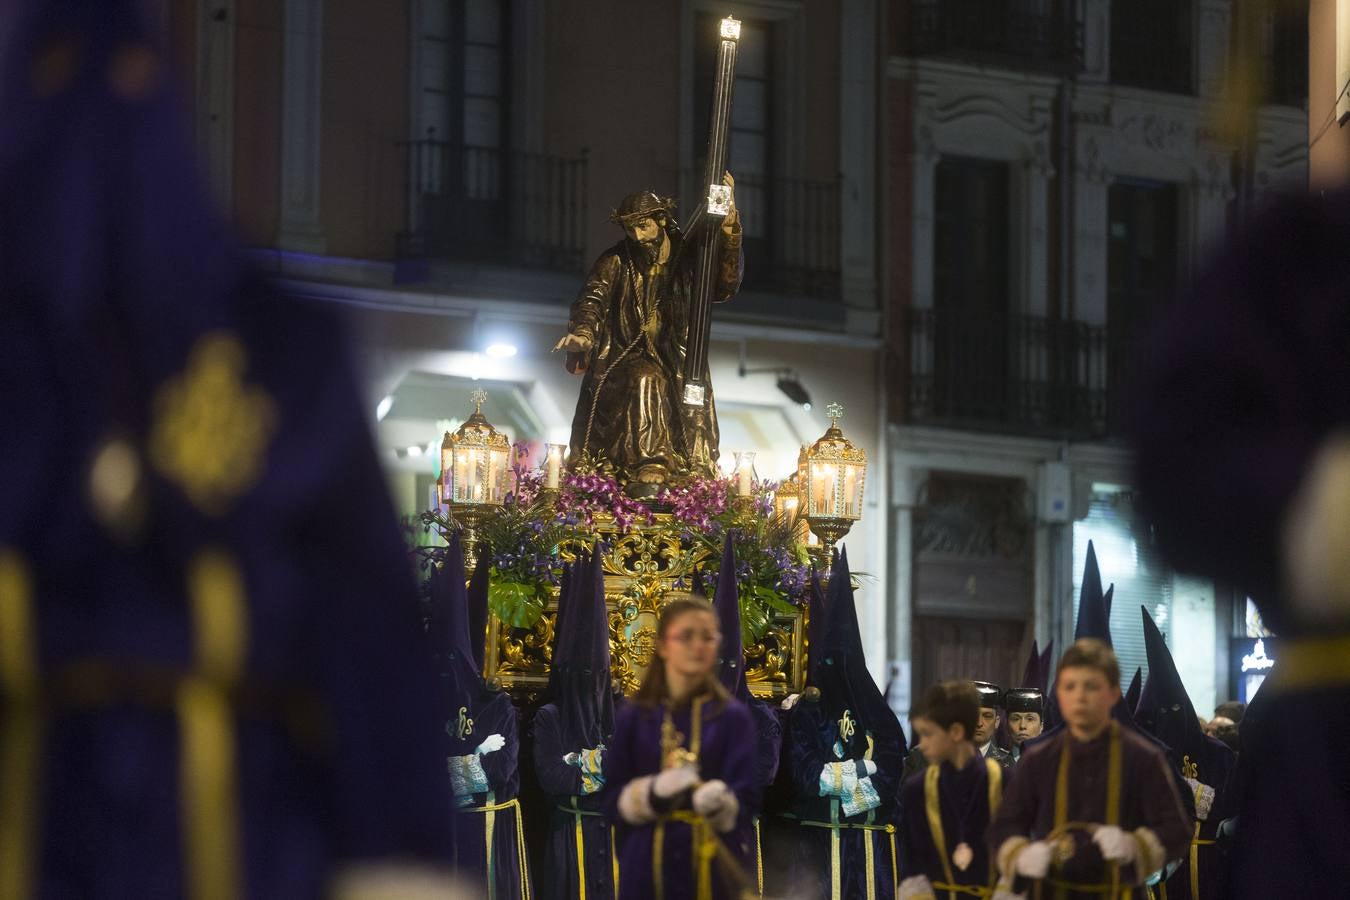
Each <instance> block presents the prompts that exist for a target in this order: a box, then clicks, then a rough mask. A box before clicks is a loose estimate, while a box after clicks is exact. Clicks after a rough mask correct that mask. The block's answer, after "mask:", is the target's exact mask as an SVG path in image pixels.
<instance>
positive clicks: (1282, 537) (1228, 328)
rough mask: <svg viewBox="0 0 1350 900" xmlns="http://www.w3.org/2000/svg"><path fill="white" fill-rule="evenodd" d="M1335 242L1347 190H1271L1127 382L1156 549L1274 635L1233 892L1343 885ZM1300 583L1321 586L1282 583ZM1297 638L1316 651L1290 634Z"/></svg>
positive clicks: (1341, 403) (1349, 802)
mask: <svg viewBox="0 0 1350 900" xmlns="http://www.w3.org/2000/svg"><path fill="white" fill-rule="evenodd" d="M1347 245H1350V195H1348V194H1347V193H1346V192H1345V191H1343V190H1327V191H1299V192H1292V193H1290V194H1289V195H1288V196H1284V197H1272V201H1271V202H1270V203H1269V204H1268V205H1267V206H1266V208H1264V209H1262V210H1260V211H1259V212H1257V213H1256V214H1254V215H1252V216H1251V217H1250V218H1249V219H1248V220H1247V221H1246V222H1244V223H1243V224H1242V225H1241V227H1240V228H1238V229H1235V230H1234V231H1233V232H1232V234H1231V235H1230V237H1229V239H1228V241H1227V242H1226V244H1225V246H1224V247H1222V248H1221V249H1220V250H1219V251H1218V252H1217V253H1216V254H1215V256H1214V258H1213V259H1211V260H1209V261H1208V263H1207V264H1206V265H1204V266H1203V267H1202V269H1201V270H1200V271H1198V272H1197V277H1195V278H1193V279H1191V280H1190V284H1191V285H1192V288H1191V289H1190V291H1189V292H1188V293H1189V296H1187V297H1186V298H1184V302H1178V303H1173V304H1169V305H1168V306H1167V308H1166V316H1165V319H1164V320H1163V321H1162V323H1161V325H1162V328H1161V329H1160V331H1159V334H1158V340H1157V341H1156V342H1155V344H1154V345H1153V346H1152V347H1151V348H1150V349H1149V355H1148V358H1149V366H1148V367H1147V368H1146V369H1141V371H1140V377H1139V379H1138V380H1137V381H1136V382H1135V387H1136V388H1137V394H1138V396H1137V397H1136V398H1135V403H1134V404H1133V406H1134V415H1133V416H1132V418H1133V419H1134V429H1133V430H1134V434H1135V460H1136V474H1137V484H1138V487H1139V493H1140V497H1141V500H1142V501H1143V505H1144V507H1145V510H1144V511H1145V513H1146V514H1147V516H1148V519H1149V524H1150V525H1151V526H1152V528H1153V534H1154V537H1155V539H1156V541H1157V544H1158V546H1159V548H1160V549H1161V550H1162V551H1163V553H1164V554H1165V555H1166V556H1167V559H1168V562H1169V564H1170V565H1172V566H1173V567H1174V568H1176V569H1177V570H1179V571H1183V572H1191V573H1195V574H1198V575H1204V576H1207V577H1211V578H1214V579H1216V580H1219V581H1221V582H1222V583H1223V584H1226V585H1232V586H1233V587H1234V588H1236V589H1237V591H1236V594H1237V596H1239V597H1241V596H1242V595H1243V594H1246V595H1249V596H1251V597H1252V598H1253V599H1254V600H1255V602H1256V603H1257V605H1258V606H1259V607H1260V609H1261V615H1262V618H1263V619H1264V620H1265V622H1266V624H1267V625H1269V626H1270V627H1271V628H1273V629H1274V630H1275V631H1277V632H1279V633H1280V634H1281V636H1282V637H1284V638H1285V639H1286V644H1285V645H1284V646H1283V648H1282V649H1283V658H1282V659H1281V660H1280V661H1279V663H1278V664H1277V665H1276V667H1275V669H1274V671H1273V673H1272V674H1271V676H1270V677H1269V678H1268V679H1267V680H1266V682H1265V684H1264V685H1263V686H1262V688H1261V690H1260V692H1259V693H1258V694H1257V696H1258V697H1259V698H1263V699H1265V698H1267V696H1268V695H1267V692H1271V696H1270V697H1269V699H1266V700H1265V702H1266V704H1267V706H1266V710H1267V715H1265V716H1264V717H1262V718H1261V719H1260V721H1259V722H1254V723H1251V724H1252V726H1253V727H1251V728H1249V727H1248V725H1249V723H1248V722H1247V721H1246V719H1245V717H1244V720H1243V722H1242V728H1241V731H1242V737H1241V741H1242V754H1241V765H1242V767H1243V769H1244V771H1250V774H1251V776H1252V777H1251V778H1244V779H1243V790H1244V794H1243V797H1242V800H1241V805H1242V808H1243V815H1242V816H1241V817H1240V818H1241V827H1240V828H1239V829H1238V831H1237V844H1236V846H1235V847H1234V852H1233V853H1232V854H1231V859H1233V860H1234V866H1235V875H1236V876H1237V877H1235V878H1234V884H1233V896H1235V897H1239V898H1248V897H1252V898H1255V897H1273V896H1280V895H1284V894H1289V895H1293V894H1297V895H1299V896H1307V897H1313V896H1339V895H1340V894H1342V893H1344V891H1345V886H1346V884H1347V883H1350V854H1347V853H1345V851H1344V841H1343V840H1341V839H1340V837H1339V836H1340V835H1344V834H1345V833H1346V832H1347V831H1350V785H1347V783H1346V779H1345V773H1346V772H1347V771H1350V717H1347V716H1344V715H1331V714H1328V711H1329V710H1339V709H1345V708H1346V707H1347V705H1350V679H1346V678H1345V677H1343V674H1344V671H1345V669H1344V667H1343V666H1340V665H1339V663H1340V662H1341V661H1342V660H1344V659H1346V658H1348V657H1350V627H1348V626H1347V623H1346V622H1345V620H1344V614H1345V612H1346V610H1347V608H1348V607H1347V606H1346V604H1345V603H1344V601H1343V599H1341V598H1343V597H1344V595H1345V592H1344V587H1343V586H1344V583H1345V581H1344V573H1345V571H1346V570H1345V568H1344V566H1343V565H1342V563H1343V561H1344V559H1345V550H1344V548H1345V546H1346V542H1345V540H1344V537H1343V536H1344V534H1345V528H1346V524H1345V523H1346V522H1347V521H1350V518H1347V517H1346V516H1345V514H1344V507H1343V506H1340V507H1338V506H1337V504H1338V503H1339V502H1340V501H1341V500H1342V499H1343V498H1344V497H1345V496H1346V492H1345V491H1344V490H1343V489H1341V490H1336V489H1330V485H1332V484H1334V483H1335V482H1336V481H1337V480H1341V479H1343V478H1344V472H1345V464H1344V454H1343V453H1341V452H1338V450H1337V448H1338V447H1341V446H1343V445H1342V443H1341V442H1342V441H1343V439H1344V434H1345V432H1346V430H1347V429H1350V354H1347V353H1346V352H1345V348H1346V347H1347V346H1350V303H1347V302H1346V284H1347V280H1348V276H1350V255H1348V254H1346V253H1345V252H1344V248H1345V247H1346V246H1347ZM1338 460H1339V461H1338ZM1342 483H1343V481H1342ZM1323 488H1327V489H1323ZM1300 494H1303V495H1305V496H1304V499H1305V500H1308V501H1321V502H1323V503H1325V504H1326V506H1325V507H1324V508H1323V512H1326V513H1330V515H1319V514H1317V513H1316V512H1315V510H1316V509H1317V507H1316V506H1313V507H1311V508H1308V507H1306V506H1305V505H1304V504H1303V503H1301V502H1300V501H1299V500H1298V498H1299V495H1300ZM1319 545H1320V549H1319ZM1305 554H1310V555H1305ZM1333 573H1340V574H1339V576H1338V577H1332V576H1333ZM1304 579H1314V580H1321V588H1322V589H1321V590H1314V591H1312V592H1311V593H1309V594H1305V593H1304V592H1303V590H1301V589H1297V590H1296V589H1295V588H1296V587H1297V586H1298V585H1300V584H1301V583H1302V582H1303V580H1304ZM1333 597H1336V598H1337V600H1336V602H1332V598H1333ZM1299 598H1301V602H1296V601H1298V599H1299ZM1300 635H1306V636H1308V637H1311V638H1313V639H1314V641H1315V643H1313V644H1311V645H1310V646H1311V649H1312V651H1313V652H1311V653H1308V654H1307V655H1304V654H1303V652H1302V650H1300V649H1294V648H1293V647H1291V646H1290V645H1289V644H1288V641H1289V640H1290V639H1293V640H1297V639H1298V636H1300ZM1291 650H1293V652H1291ZM1331 672H1335V673H1340V674H1338V675H1337V677H1335V678H1331V679H1328V678H1327V677H1326V675H1327V673H1331ZM1272 689H1273V690H1272Z"/></svg>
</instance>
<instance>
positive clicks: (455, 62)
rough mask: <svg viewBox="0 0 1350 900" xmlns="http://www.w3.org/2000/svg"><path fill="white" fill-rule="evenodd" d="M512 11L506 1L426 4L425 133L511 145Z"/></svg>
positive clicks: (467, 143) (429, 0)
mask: <svg viewBox="0 0 1350 900" xmlns="http://www.w3.org/2000/svg"><path fill="white" fill-rule="evenodd" d="M508 10H509V3H507V2H504V0H423V2H422V3H421V4H420V13H421V19H422V25H421V47H420V58H421V71H420V72H419V78H418V81H419V83H420V91H419V94H420V97H419V101H420V106H419V110H418V111H419V113H420V117H419V121H420V122H421V125H422V134H420V135H418V136H419V137H425V136H427V135H428V134H434V136H435V138H436V139H438V140H442V141H446V142H448V143H451V144H456V145H459V146H464V147H482V148H501V147H503V146H504V145H505V143H506V141H505V136H506V121H507V92H506V85H507V78H506V75H507V70H506V65H507V56H508V54H507V41H506V35H507V26H508V21H507V20H508V18H509V16H508ZM432 129H435V130H434V132H432V131H431V130H432Z"/></svg>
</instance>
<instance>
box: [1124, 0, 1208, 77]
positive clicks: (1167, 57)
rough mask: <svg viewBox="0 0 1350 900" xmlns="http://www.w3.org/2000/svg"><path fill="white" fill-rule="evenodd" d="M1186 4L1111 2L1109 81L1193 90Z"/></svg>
mask: <svg viewBox="0 0 1350 900" xmlns="http://www.w3.org/2000/svg"><path fill="white" fill-rule="evenodd" d="M1194 43H1195V40H1194V38H1193V36H1192V26H1191V3H1190V0H1114V2H1112V4H1111V80H1112V81H1114V82H1116V83H1117V84H1128V85H1133V86H1134V87H1141V88H1149V89H1151V90H1155V91H1170V92H1172V93H1178V94H1189V93H1190V92H1191V90H1192V87H1191V84H1192V78H1191V47H1192V45H1193V44H1194Z"/></svg>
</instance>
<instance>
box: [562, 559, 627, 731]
mask: <svg viewBox="0 0 1350 900" xmlns="http://www.w3.org/2000/svg"><path fill="white" fill-rule="evenodd" d="M601 561H602V554H601V551H600V550H599V548H597V549H596V551H595V552H594V553H590V554H583V555H582V556H581V557H580V558H579V559H578V560H577V564H576V567H575V570H574V571H573V574H572V579H571V585H570V586H571V589H572V590H571V598H570V599H571V601H572V603H571V604H570V605H571V608H570V609H564V608H563V607H562V606H560V607H559V615H560V616H562V618H563V624H562V626H561V630H560V631H559V632H558V633H557V635H556V637H555V642H554V650H553V663H552V669H551V670H550V674H549V691H550V694H551V702H553V703H556V704H557V705H558V711H559V724H560V728H561V733H562V741H563V744H564V745H565V746H567V747H569V748H571V749H573V750H578V749H582V748H590V747H596V746H599V745H600V744H603V743H604V742H605V741H606V740H608V739H609V736H610V735H611V734H613V732H614V691H613V687H612V684H613V682H612V681H611V677H610V667H609V662H610V660H609V613H608V609H607V608H606V606H605V574H604V570H603V568H602V565H601Z"/></svg>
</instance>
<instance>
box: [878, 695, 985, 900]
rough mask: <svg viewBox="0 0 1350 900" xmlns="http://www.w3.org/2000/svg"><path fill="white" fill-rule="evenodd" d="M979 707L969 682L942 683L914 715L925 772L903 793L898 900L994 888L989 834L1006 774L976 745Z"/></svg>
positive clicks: (948, 899)
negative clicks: (974, 740) (986, 841)
mask: <svg viewBox="0 0 1350 900" xmlns="http://www.w3.org/2000/svg"><path fill="white" fill-rule="evenodd" d="M980 704H981V699H980V695H979V693H978V690H977V689H976V688H975V686H974V685H973V684H971V683H970V682H969V681H944V682H943V683H941V684H936V685H934V686H933V687H931V688H929V689H928V691H927V692H926V693H925V694H924V697H923V701H922V703H920V704H919V706H918V707H917V708H916V709H915V710H914V714H913V716H912V719H911V721H912V723H913V728H914V735H915V737H916V738H917V739H918V742H919V746H920V747H922V748H923V754H924V758H925V759H927V760H928V768H927V769H925V770H924V771H923V772H921V773H919V774H917V775H911V776H910V777H909V778H907V779H905V783H904V785H903V786H902V787H901V789H900V791H901V799H900V805H901V807H902V808H903V809H904V810H905V817H904V820H903V822H902V827H901V830H900V851H901V852H900V871H901V872H903V873H904V879H903V880H902V881H901V882H900V890H899V898H900V900H933V898H935V897H941V898H943V900H957V898H958V897H968V896H972V895H974V896H987V895H988V893H989V891H991V890H992V889H993V886H994V882H995V872H994V867H993V860H992V858H991V857H990V854H989V850H988V848H987V846H986V844H985V842H984V832H985V829H987V828H988V827H989V822H990V821H991V820H992V818H993V814H994V812H996V811H997V810H998V807H999V803H1000V802H1001V800H1002V798H1003V780H1004V770H1003V766H1002V765H1000V764H999V762H998V761H997V760H995V759H993V758H991V757H987V756H981V755H980V752H979V750H978V748H977V747H976V746H975V743H974V742H973V741H972V740H971V735H973V734H974V733H975V728H976V722H977V720H978V717H979V713H980Z"/></svg>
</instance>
